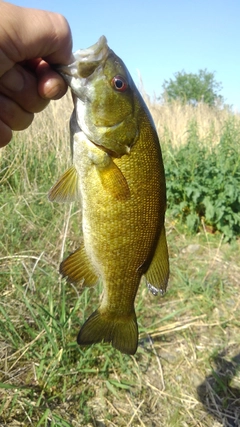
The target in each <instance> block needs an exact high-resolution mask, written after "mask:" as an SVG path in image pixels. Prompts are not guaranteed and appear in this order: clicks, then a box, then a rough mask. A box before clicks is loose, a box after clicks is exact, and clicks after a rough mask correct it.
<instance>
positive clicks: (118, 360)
mask: <svg viewBox="0 0 240 427" xmlns="http://www.w3.org/2000/svg"><path fill="white" fill-rule="evenodd" d="M148 103H149V107H150V109H151V112H152V115H153V118H154V120H155V123H156V126H157V129H158V132H159V135H160V138H161V144H162V150H163V156H164V160H165V164H166V166H167V165H168V162H169V159H170V158H171V159H174V158H175V155H177V151H178V150H179V148H180V147H184V145H186V143H187V142H188V139H189V132H190V131H189V129H191V126H192V123H195V129H197V132H195V136H196V135H197V137H198V141H199V144H202V143H204V141H205V143H207V144H208V145H209V146H211V149H213V147H217V146H218V144H219V141H220V139H221V136H222V135H223V132H224V129H225V124H226V123H232V127H233V128H234V132H233V134H234V135H235V136H234V138H235V140H234V141H230V143H234V144H235V145H236V144H239V139H237V138H238V136H239V135H240V117H239V116H238V115H237V114H235V115H233V114H231V113H230V112H229V111H227V110H222V111H220V110H214V109H209V108H208V107H207V106H206V105H199V106H198V107H196V108H193V107H191V106H181V105H179V104H177V103H174V104H172V105H167V104H165V105H164V104H163V105H160V104H158V103H156V102H153V101H152V102H150V101H148ZM71 109H72V107H71V102H70V100H69V98H68V97H65V98H64V99H63V100H61V101H58V102H52V103H51V105H50V106H49V107H48V109H47V110H45V111H44V112H43V113H41V114H39V115H38V116H37V117H36V119H35V121H34V123H33V125H32V126H31V127H30V128H29V129H28V130H26V131H24V132H20V133H16V134H15V135H14V139H13V141H12V142H11V144H10V145H9V146H8V147H6V148H4V149H2V150H1V152H0V156H1V157H0V185H1V186H0V209H1V216H0V230H1V241H0V290H1V301H0V427H3V426H8V427H18V426H34V427H40V426H45V427H54V426H57V427H80V426H87V427H90V426H91V427H139V426H141V427H159V426H161V427H180V426H183V427H196V426H197V427H220V426H224V427H234V426H240V334H239V327H240V299H239V285H240V240H239V237H237V236H235V238H232V239H231V240H230V241H226V239H225V237H224V236H223V234H222V233H221V232H219V231H216V230H215V229H214V228H213V227H212V226H210V225H209V224H208V223H207V222H204V221H202V223H201V227H199V228H198V230H197V231H195V232H194V233H191V232H190V231H189V229H188V228H187V225H189V224H187V222H184V221H182V220H181V218H179V217H178V216H174V215H173V211H172V210H171V209H169V210H168V211H167V217H166V229H167V239H168V245H169V252H170V265H171V276H170V280H169V286H168V291H167V293H166V295H165V296H164V297H154V296H153V295H152V294H150V292H149V291H148V290H147V289H146V287H145V286H144V283H143V284H142V285H141V286H140V288H139V292H138V296H137V300H136V312H137V317H138V322H139V329H140V341H139V348H138V351H137V353H136V355H135V356H127V355H122V354H121V353H120V352H118V351H117V350H114V349H113V348H112V347H111V346H110V345H107V344H105V345H104V344H97V345H94V346H92V347H88V348H80V347H79V346H78V345H77V343H76V336H77V333H78V331H79V328H80V326H81V325H82V323H83V321H84V319H86V318H87V317H88V315H89V314H90V313H91V312H92V311H93V310H94V309H96V308H97V306H98V300H99V298H100V297H101V286H100V287H98V288H96V289H88V290H84V291H81V290H80V289H76V288H75V287H74V286H71V285H69V284H66V283H65V282H64V281H63V280H61V278H60V277H59V273H58V266H59V262H60V260H62V258H63V257H64V256H65V255H66V254H68V253H69V252H71V251H73V250H74V249H75V248H77V247H78V245H79V240H80V235H81V212H80V206H79V205H77V204H73V205H70V206H69V205H66V206H65V205H57V204H51V203H49V202H48V200H47V192H48V190H49V189H50V187H51V186H52V185H53V184H54V183H55V181H56V179H57V178H58V177H59V176H60V175H61V174H62V173H63V172H64V170H65V169H66V168H67V167H68V166H69V164H70V149H69V135H68V121H69V116H70V112H71ZM191 135H192V134H191ZM190 161H191V160H189V159H188V158H186V163H188V162H190ZM238 161H239V158H238V160H237V157H236V165H239V163H237V162H238ZM238 167H239V166H238ZM176 168H177V165H176ZM229 174H230V175H231V171H229ZM236 176H238V177H239V176H240V173H239V169H238V175H236ZM235 190H236V193H235V192H234V194H239V187H238V188H236V189H235ZM237 215H239V213H238V214H237V213H236V224H237V220H238V218H239V216H238V218H237Z"/></svg>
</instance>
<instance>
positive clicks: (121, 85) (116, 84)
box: [112, 76, 128, 92]
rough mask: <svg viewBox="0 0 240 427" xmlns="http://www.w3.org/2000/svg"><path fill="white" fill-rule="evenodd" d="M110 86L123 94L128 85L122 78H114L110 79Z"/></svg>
mask: <svg viewBox="0 0 240 427" xmlns="http://www.w3.org/2000/svg"><path fill="white" fill-rule="evenodd" d="M112 86H113V88H114V89H116V90H117V91H118V92H125V91H126V90H127V88H128V84H127V82H126V80H125V79H124V78H123V77H122V76H114V77H113V79H112Z"/></svg>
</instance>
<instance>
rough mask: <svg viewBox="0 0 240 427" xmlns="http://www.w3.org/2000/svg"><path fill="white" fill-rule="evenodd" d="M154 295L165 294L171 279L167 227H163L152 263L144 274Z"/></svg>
mask: <svg viewBox="0 0 240 427" xmlns="http://www.w3.org/2000/svg"><path fill="white" fill-rule="evenodd" d="M144 276H145V278H146V281H147V286H148V288H149V290H150V291H151V292H152V294H153V295H157V294H158V293H161V294H162V295H163V294H164V293H165V291H166V289H167V283H168V278H169V257H168V247H167V241H166V232H165V227H164V226H163V228H162V230H161V234H160V237H159V240H158V244H157V247H156V249H155V253H154V256H153V259H152V262H151V264H150V266H149V268H148V270H147V272H146V273H145V274H144Z"/></svg>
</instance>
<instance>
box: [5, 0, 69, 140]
mask: <svg viewBox="0 0 240 427" xmlns="http://www.w3.org/2000/svg"><path fill="white" fill-rule="evenodd" d="M0 17H1V18H0V20H1V26H0V147H3V146H4V145H6V144H7V143H8V142H9V141H10V140H11V138H12V130H23V129H26V128H27V127H28V126H29V125H30V124H31V122H32V120H33V118H34V113H38V112H40V111H42V110H43V109H44V108H45V107H46V106H47V104H48V103H49V101H50V100H51V99H59V98H61V97H62V96H63V95H64V94H65V93H66V90H67V86H66V83H65V82H64V80H63V79H62V77H61V76H60V75H59V74H58V73H56V72H55V71H54V70H53V69H52V68H51V65H50V64H66V65H67V64H69V63H70V62H71V60H72V38H71V32H70V29H69V25H68V23H67V21H66V19H65V18H64V17H63V16H62V15H59V14H56V13H52V12H45V11H42V10H37V9H28V8H22V7H18V6H14V5H12V4H9V3H5V2H2V1H1V0H0Z"/></svg>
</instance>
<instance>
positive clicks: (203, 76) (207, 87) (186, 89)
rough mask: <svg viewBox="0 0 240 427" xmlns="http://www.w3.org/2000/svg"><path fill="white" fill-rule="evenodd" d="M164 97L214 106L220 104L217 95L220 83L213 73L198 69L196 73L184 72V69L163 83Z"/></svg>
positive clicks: (221, 98) (220, 99)
mask: <svg viewBox="0 0 240 427" xmlns="http://www.w3.org/2000/svg"><path fill="white" fill-rule="evenodd" d="M163 89H164V93H163V96H164V98H167V99H168V100H169V101H172V100H175V101H180V102H182V103H190V104H193V105H196V104H197V103H199V102H203V103H205V104H208V105H211V106H214V105H216V104H218V105H219V104H222V102H223V97H222V96H221V95H219V91H220V90H221V89H222V85H221V83H219V82H217V81H216V80H215V75H214V73H211V72H209V71H207V70H206V69H205V70H199V71H198V73H196V74H194V73H186V72H185V71H184V70H183V71H181V72H178V73H175V74H174V79H170V80H168V81H167V80H165V81H164V83H163Z"/></svg>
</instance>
